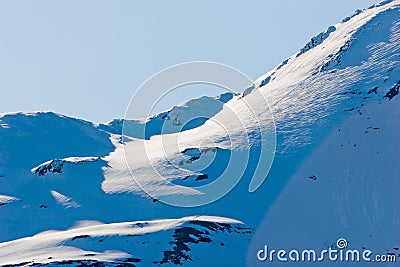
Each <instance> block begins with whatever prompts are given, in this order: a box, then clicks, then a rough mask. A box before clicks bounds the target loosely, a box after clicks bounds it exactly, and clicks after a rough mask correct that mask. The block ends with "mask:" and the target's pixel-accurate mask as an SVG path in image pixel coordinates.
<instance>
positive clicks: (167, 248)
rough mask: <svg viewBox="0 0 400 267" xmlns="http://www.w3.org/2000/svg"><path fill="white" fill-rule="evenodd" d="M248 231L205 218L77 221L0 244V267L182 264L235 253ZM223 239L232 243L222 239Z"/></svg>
mask: <svg viewBox="0 0 400 267" xmlns="http://www.w3.org/2000/svg"><path fill="white" fill-rule="evenodd" d="M252 232H253V230H252V229H249V228H246V227H243V226H241V222H239V221H237V220H232V219H228V218H221V217H207V216H191V217H185V218H181V219H163V220H153V221H136V222H124V223H112V224H103V223H99V222H83V223H81V224H78V225H76V226H75V227H73V228H70V229H68V230H58V231H46V232H42V233H39V234H36V235H34V236H31V237H25V238H21V239H17V240H13V241H10V242H3V243H0V265H1V266H8V265H17V266H18V264H23V266H38V265H40V266H54V265H67V266H71V265H72V266H81V265H80V264H83V265H84V266H103V264H104V265H107V264H110V265H120V266H136V265H137V264H140V265H142V266H151V265H154V264H156V265H165V264H171V263H172V264H176V265H182V264H184V263H190V262H191V261H193V259H194V257H198V255H201V254H203V253H205V251H207V250H210V249H212V250H213V251H214V252H217V251H221V250H224V246H233V247H239V248H240V247H242V245H241V244H240V240H246V239H248V237H249V236H250V235H251V234H252ZM226 235H230V236H232V237H233V236H234V237H235V238H234V239H224V238H223V237H224V236H226ZM220 240H223V241H220ZM171 244H172V246H171ZM214 262H218V260H216V259H214Z"/></svg>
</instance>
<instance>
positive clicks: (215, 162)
mask: <svg viewBox="0 0 400 267" xmlns="http://www.w3.org/2000/svg"><path fill="white" fill-rule="evenodd" d="M399 10H400V1H386V2H384V3H381V4H378V5H375V6H373V7H371V8H369V9H366V10H363V11H357V12H356V13H355V14H354V15H353V16H351V17H349V18H346V19H345V20H343V22H341V23H339V24H337V25H334V26H331V27H330V28H328V30H327V31H326V32H324V33H322V34H320V35H317V36H316V37H314V38H313V39H312V40H311V41H310V42H309V43H308V44H306V46H305V47H304V48H302V49H301V50H300V52H299V53H297V54H295V55H293V56H292V57H290V58H289V59H287V60H285V61H283V62H282V64H280V65H279V66H278V67H277V68H275V69H273V70H272V71H270V72H268V73H267V74H266V75H264V76H263V77H260V79H258V80H257V81H255V82H254V84H253V85H252V86H251V87H249V89H247V90H246V91H245V93H244V94H243V96H241V97H238V96H232V97H229V98H228V99H224V100H223V99H216V100H217V101H218V102H219V103H218V102H215V101H214V100H213V99H211V98H203V99H200V100H194V101H192V102H191V104H190V105H189V104H188V105H186V106H185V105H183V106H181V107H178V108H173V109H172V110H170V111H168V112H167V113H165V114H164V113H162V114H161V115H156V116H154V117H153V118H150V119H149V120H147V121H138V120H137V119H138V118H129V117H127V119H128V121H129V122H131V123H133V124H131V125H139V126H133V127H130V126H129V123H127V124H126V126H127V127H123V125H122V123H123V121H118V120H116V121H113V122H112V123H110V124H109V125H94V124H93V123H89V122H85V121H81V120H76V119H72V118H68V117H64V116H61V115H57V114H54V113H32V114H22V113H20V114H6V115H2V116H1V117H0V214H1V217H2V220H0V229H2V230H1V231H0V242H2V243H0V264H17V263H19V264H20V265H33V264H35V263H43V264H50V263H52V262H54V263H58V264H61V262H62V261H64V260H68V261H67V262H63V264H64V263H65V264H69V265H72V266H75V265H78V264H80V263H82V261H83V260H85V261H86V263H87V264H89V265H90V264H92V265H96V264H99V262H102V263H103V264H109V265H118V264H125V265H127V264H128V263H129V264H133V265H137V266H148V265H149V264H152V263H153V261H154V262H156V263H157V264H161V265H163V264H174V263H176V262H175V260H176V259H177V260H179V263H182V264H188V265H189V266H204V265H207V264H209V263H210V262H212V263H213V264H215V265H217V266H218V265H223V264H224V265H226V264H228V265H230V266H244V265H245V263H246V261H247V264H248V265H249V266H255V265H256V264H258V263H259V264H262V265H265V264H268V263H266V262H259V261H258V260H257V257H256V255H257V252H258V250H260V249H262V248H264V245H266V244H268V246H270V247H272V248H274V249H280V248H284V249H290V248H292V247H295V248H299V249H307V248H314V249H323V248H326V247H329V246H333V244H334V243H335V242H336V240H337V239H338V238H341V237H343V238H346V239H347V240H348V241H349V243H350V245H349V246H350V247H354V248H359V249H362V248H363V247H364V248H368V249H371V250H373V251H374V252H376V253H381V254H386V253H398V252H396V248H397V249H398V248H399V247H400V241H399V240H400V229H399V227H398V226H399V225H400V217H399V214H400V210H399V207H400V205H399V204H400V197H399V194H398V193H397V192H396V189H397V188H398V187H399V181H398V177H400V175H399V171H398V168H396V163H395V161H396V159H397V158H398V157H399V151H400V147H399V142H398V141H397V134H398V132H399V130H400V124H399V123H398V120H397V115H398V105H399V104H400V103H399V101H400V100H399V99H400V98H399V96H398V93H399V87H400V86H399V84H400V82H399V81H400V64H399V63H400V62H399V61H400V16H399ZM255 60H262V59H261V58H259V59H255ZM225 100H228V101H225ZM212 103H214V104H215V105H212V108H209V107H210V104H212ZM267 103H268V104H269V105H268V104H267ZM203 105H204V108H202V106H203ZM187 107H188V108H187ZM270 111H271V112H272V115H273V116H271V112H270ZM202 112H203V113H202ZM197 114H198V115H201V116H199V117H201V118H203V119H201V120H197V121H196V120H195V121H194V124H193V125H190V124H189V126H187V128H184V129H182V127H183V125H185V123H186V122H188V121H190V120H192V119H193V118H195V117H196V116H195V115H197ZM166 115H167V117H169V118H170V119H169V120H168V119H167V117H165V116H166ZM175 118H179V120H180V121H179V123H174V121H175V122H177V120H175ZM164 122H166V123H167V124H168V125H169V126H168V125H167V126H166V128H164V129H166V130H167V131H164V132H163V133H164V134H163V135H159V133H161V131H160V129H162V126H161V125H162V124H163V123H164ZM182 122H183V123H182ZM140 125H144V126H140ZM137 127H139V128H137ZM142 127H146V130H150V131H149V132H148V133H149V134H148V135H146V134H145V135H142V133H143V128H142ZM138 129H139V130H138ZM274 129H276V139H275V131H274ZM182 130H184V131H182ZM122 132H123V133H124V134H125V137H126V138H122V137H121V133H122ZM142 137H144V138H142ZM122 140H123V141H125V142H122ZM274 154H275V159H274V163H273V165H272V168H271V170H270V172H269V174H268V177H267V179H266V180H265V181H264V182H263V178H264V176H263V174H266V173H268V170H269V168H270V166H271V164H272V158H271V157H269V156H271V155H274ZM127 165H128V166H127ZM160 176H161V178H162V179H160ZM218 181H222V182H223V183H222V184H223V185H225V184H228V185H229V189H231V190H230V192H229V193H228V194H227V195H226V196H224V197H222V198H220V199H218V200H217V201H215V202H212V203H210V204H209V205H205V206H201V204H202V203H204V201H203V200H204V196H209V195H210V194H211V195H212V194H213V192H214V191H218V190H219V189H221V188H222V185H221V184H218V183H216V182H218ZM139 185H140V186H139ZM208 185H212V186H211V187H207V186H208ZM215 186H217V187H215ZM218 186H220V187H218ZM143 188H145V189H146V190H147V192H148V193H150V195H151V196H149V195H148V194H147V193H146V192H144V191H143V190H142V189H143ZM210 188H211V189H212V188H214V189H215V190H214V191H213V190H211V189H210ZM249 191H250V192H252V193H250V192H249ZM212 197H213V198H214V199H217V198H218V197H219V196H218V195H212ZM163 201H165V202H169V203H171V202H172V203H173V204H179V203H181V204H182V203H183V205H182V206H185V205H187V206H191V205H194V206H197V207H192V208H182V207H175V206H173V205H167V204H164V203H163ZM194 215H215V216H222V217H225V218H234V219H235V220H233V219H224V218H220V217H204V216H201V217H199V218H197V217H196V218H195V217H187V216H194ZM159 218H162V219H160V220H156V221H154V219H159ZM85 220H89V221H98V222H101V223H97V224H96V225H93V223H91V224H82V223H81V224H79V225H78V226H76V227H74V225H76V224H77V222H79V221H85ZM236 220H239V221H241V222H243V223H244V226H240V225H239V224H238V221H236ZM27 222H29V223H27ZM124 222H127V223H124ZM129 222H130V223H129ZM199 222H200V223H199ZM139 224H140V225H142V226H143V225H144V226H143V227H142V228H143V229H139V228H141V226H139ZM136 225H138V227H139V228H138V227H136ZM147 225H150V226H151V227H150V228H146V227H147ZM71 227H73V228H71ZM187 228H190V231H189V232H188V230H187ZM251 228H252V229H256V228H258V230H257V232H256V233H255V236H254V238H253V240H252V241H250V239H251V238H252V233H253V232H252V230H251ZM49 230H50V232H45V231H49ZM55 230H57V231H55ZM147 230H148V232H146V231H147ZM39 233H41V234H39ZM144 233H148V234H146V235H144ZM129 235H132V236H129ZM100 240H103V241H101V242H100ZM209 240H211V241H209ZM198 241H199V242H198ZM135 242H138V243H135ZM141 242H144V243H143V244H142V243H141ZM146 242H149V243H146ZM157 242H160V243H157ZM169 242H170V243H169ZM188 243H189V244H190V245H188ZM145 244H151V245H149V246H146V245H145ZM222 244H223V245H222ZM249 246H250V247H249ZM31 247H35V248H36V249H37V252H36V253H35V252H34V251H33V250H30V249H29V248H31ZM248 247H249V249H248V251H247V255H246V249H247V248H248ZM21 248H23V250H22V251H21V253H19V251H20V249H21ZM175 248H179V249H175ZM210 249H218V255H219V257H218V258H212V259H210V258H209V254H208V251H209V250H210ZM149 255H152V256H151V257H150V256H149ZM153 255H155V256H153ZM20 256H21V257H20ZM189 258H190V259H192V260H190V259H189ZM129 259H130V260H129ZM166 259H167V260H166ZM399 260H400V259H399ZM24 262H26V263H24ZM210 264H211V263H210ZM296 264H298V263H296ZM299 264H301V263H299ZM303 264H305V265H306V266H308V263H303ZM360 264H361V266H363V265H362V263H360ZM377 264H378V263H377ZM318 265H327V266H329V265H331V266H341V265H340V264H338V263H337V262H334V263H332V262H321V263H318ZM368 265H372V266H373V265H374V263H369V264H368ZM274 266H279V262H274ZM379 266H385V264H382V263H380V264H379ZM386 266H391V265H390V264H387V265H386ZM393 266H395V265H393Z"/></svg>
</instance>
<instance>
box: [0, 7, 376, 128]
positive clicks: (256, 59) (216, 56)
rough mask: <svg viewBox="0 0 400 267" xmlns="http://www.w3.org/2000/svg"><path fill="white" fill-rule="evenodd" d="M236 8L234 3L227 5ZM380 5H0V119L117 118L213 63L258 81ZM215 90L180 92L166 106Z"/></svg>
mask: <svg viewBox="0 0 400 267" xmlns="http://www.w3.org/2000/svg"><path fill="white" fill-rule="evenodd" d="M231 2H233V3H231ZM374 3H376V1H368V0H362V1H348V0H336V1H328V0H319V1H315V0H303V1H294V0H292V1H288V0H280V1H240V2H239V1H236V2H234V1H208V0H206V1H197V2H195V1H183V0H182V1H174V0H173V1H151V0H150V1H143V2H140V1H122V0H118V1H111V0H110V1H102V0H92V1H77V0H74V1H46V0H43V1H28V0H27V1H14V0H2V1H0V75H1V76H0V88H1V89H0V90H1V91H0V92H1V97H0V112H14V111H39V110H45V111H47V110H52V111H56V112H59V113H63V114H67V115H71V116H74V117H79V118H84V119H88V120H92V121H95V122H105V121H108V120H110V119H112V118H116V117H123V115H124V113H125V110H126V108H127V105H128V104H129V100H130V98H131V96H132V95H133V93H134V92H135V90H136V89H137V88H138V87H139V86H140V85H141V84H142V83H143V82H144V81H145V80H146V79H147V78H149V77H150V76H151V75H153V74H155V73H156V72H158V71H160V70H162V69H164V68H166V67H169V66H171V65H175V64H178V63H182V62H186V61H193V60H210V61H216V62H220V63H224V64H227V65H230V66H232V67H235V68H237V69H239V70H240V71H242V72H243V73H245V74H247V75H248V76H249V77H250V78H251V79H256V78H258V77H259V76H260V75H262V74H264V73H265V72H267V71H268V70H270V69H271V68H273V67H274V66H275V65H277V64H279V63H280V62H281V61H282V60H284V59H285V58H287V57H289V56H290V55H292V54H294V53H296V52H297V51H298V50H299V49H300V48H301V47H302V46H303V45H304V44H305V43H306V42H307V41H308V40H309V39H310V38H311V37H312V36H314V35H316V34H317V33H319V32H321V31H324V30H325V29H326V28H327V27H328V26H329V25H332V24H335V23H337V22H339V21H341V19H342V18H344V17H346V16H348V15H350V14H352V13H353V12H354V10H355V9H357V8H365V7H368V6H370V5H371V4H374ZM208 92H212V89H210V88H209V89H205V90H204V91H201V90H200V91H193V90H186V91H184V92H182V93H180V94H174V95H173V97H170V98H168V99H167V100H166V101H164V103H163V105H164V106H162V107H160V108H166V107H169V106H172V105H174V104H178V103H180V102H182V101H183V100H184V99H187V98H190V97H193V96H196V95H198V94H205V93H208Z"/></svg>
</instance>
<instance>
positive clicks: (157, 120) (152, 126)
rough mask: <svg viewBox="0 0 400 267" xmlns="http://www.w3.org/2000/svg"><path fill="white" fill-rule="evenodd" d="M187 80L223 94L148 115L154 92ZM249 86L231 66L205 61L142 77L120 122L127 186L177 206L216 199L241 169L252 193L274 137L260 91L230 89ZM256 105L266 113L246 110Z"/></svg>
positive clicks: (160, 94) (157, 96)
mask: <svg viewBox="0 0 400 267" xmlns="http://www.w3.org/2000/svg"><path fill="white" fill-rule="evenodd" d="M192 83H201V84H212V85H217V86H219V87H220V88H225V89H226V90H227V91H228V93H225V94H221V95H220V96H218V97H201V98H198V99H193V100H190V101H188V102H186V103H185V104H183V105H181V106H176V107H174V108H172V109H171V110H169V111H166V112H162V113H160V114H158V115H155V116H153V117H149V114H151V111H152V108H153V107H154V105H155V103H157V101H159V99H160V98H161V97H163V96H165V94H167V93H168V92H169V91H171V90H174V89H175V88H177V87H182V86H184V85H187V84H192ZM251 84H252V83H251V80H250V79H249V78H248V77H247V76H245V75H244V74H242V73H240V72H239V71H237V70H235V69H233V68H231V67H228V66H225V65H222V64H217V63H212V62H191V63H185V64H181V65H177V66H173V67H171V68H168V69H166V70H164V71H162V72H160V73H158V74H156V75H154V76H153V77H151V78H150V79H149V80H147V81H146V82H145V83H144V84H143V85H142V87H141V88H139V90H137V92H136V93H135V95H134V97H133V98H132V100H131V103H130V105H129V107H128V109H127V113H126V116H125V121H124V127H123V143H124V156H125V160H126V164H127V166H128V169H129V172H130V174H131V176H132V178H133V180H134V181H132V183H136V185H137V186H138V187H139V188H140V189H141V190H143V191H144V192H146V193H147V194H148V195H149V196H150V197H152V198H153V199H154V200H155V201H158V200H159V201H162V202H165V203H167V204H170V205H174V206H181V207H194V206H201V205H205V204H208V203H210V202H213V201H215V200H217V199H219V198H221V197H223V196H224V195H226V194H227V193H228V192H229V191H231V190H232V189H233V188H234V187H235V186H236V184H237V183H238V182H239V181H240V179H241V178H242V177H243V175H244V174H245V173H246V175H249V174H250V175H251V176H252V177H251V178H252V179H251V182H250V185H249V188H248V191H249V192H253V191H255V190H257V188H258V187H259V186H260V185H261V184H262V182H263V181H264V180H265V178H266V176H267V174H268V172H269V169H270V167H271V164H272V161H273V158H274V153H275V143H276V137H275V125H274V119H273V116H272V114H271V112H269V108H268V107H269V106H268V103H267V102H266V101H265V98H264V96H263V94H262V93H261V92H257V91H254V92H252V93H251V94H248V93H247V94H245V95H240V94H238V93H236V92H239V91H243V89H244V88H251V86H250V87H249V85H251ZM247 91H249V90H247ZM260 103H261V104H262V105H263V106H265V107H266V108H265V109H266V110H267V111H268V112H262V113H260V112H258V113H257V112H256V111H255V110H254V106H256V105H260ZM143 117H145V118H146V119H141V120H140V119H138V118H143ZM261 159H262V160H261Z"/></svg>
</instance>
